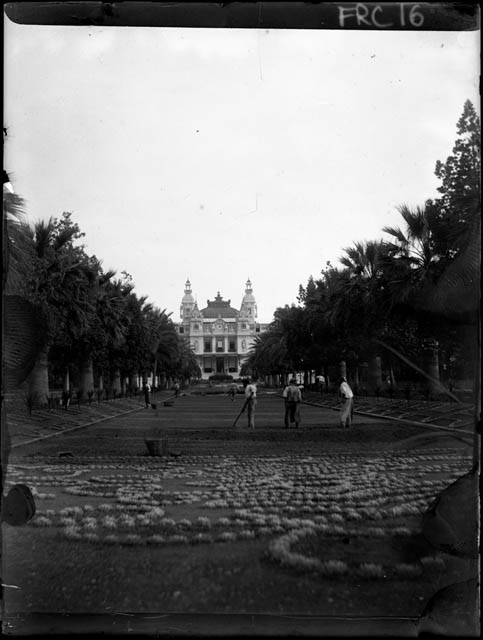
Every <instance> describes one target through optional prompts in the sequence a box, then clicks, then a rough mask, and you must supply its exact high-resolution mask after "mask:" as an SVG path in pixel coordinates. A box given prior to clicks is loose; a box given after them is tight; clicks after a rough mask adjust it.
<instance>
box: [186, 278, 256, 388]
mask: <svg viewBox="0 0 483 640" xmlns="http://www.w3.org/2000/svg"><path fill="white" fill-rule="evenodd" d="M230 304H231V300H223V298H222V296H220V292H218V294H217V296H216V298H215V299H214V300H207V306H206V307H205V308H204V309H201V310H200V309H198V305H197V303H196V300H195V298H194V297H193V293H192V291H191V283H190V281H189V280H187V281H186V284H185V290H184V296H183V298H182V300H181V307H180V317H181V321H180V323H179V324H178V325H177V328H178V332H179V333H180V335H182V336H184V337H185V338H186V339H187V340H188V341H189V343H190V345H191V348H192V349H193V351H194V352H195V354H196V355H197V357H198V363H199V365H200V368H201V373H202V377H203V378H204V379H208V378H209V377H210V376H211V375H213V374H214V373H227V374H230V375H232V376H233V377H234V378H236V377H238V376H239V375H240V368H241V365H242V364H243V362H244V360H245V359H246V358H247V355H248V351H249V350H250V347H251V346H252V344H253V340H254V338H255V336H256V335H258V334H260V333H262V332H263V331H265V329H266V328H267V327H268V324H260V323H259V322H257V304H256V301H255V296H254V295H253V290H252V283H251V282H250V280H247V283H246V287H245V294H244V296H243V298H242V301H241V305H240V310H238V309H234V308H233V307H232V306H230Z"/></svg>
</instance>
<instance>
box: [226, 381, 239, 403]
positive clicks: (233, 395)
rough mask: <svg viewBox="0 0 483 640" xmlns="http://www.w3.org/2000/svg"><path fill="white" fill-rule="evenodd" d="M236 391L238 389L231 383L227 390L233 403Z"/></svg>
mask: <svg viewBox="0 0 483 640" xmlns="http://www.w3.org/2000/svg"><path fill="white" fill-rule="evenodd" d="M237 390H238V387H237V385H236V383H235V382H232V383H231V385H230V388H229V389H228V395H229V396H230V400H231V401H232V402H234V401H235V396H236V392H237Z"/></svg>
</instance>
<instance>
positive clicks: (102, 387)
mask: <svg viewBox="0 0 483 640" xmlns="http://www.w3.org/2000/svg"><path fill="white" fill-rule="evenodd" d="M97 388H98V390H99V391H103V390H104V376H103V375H102V373H100V374H99V383H98V386H97Z"/></svg>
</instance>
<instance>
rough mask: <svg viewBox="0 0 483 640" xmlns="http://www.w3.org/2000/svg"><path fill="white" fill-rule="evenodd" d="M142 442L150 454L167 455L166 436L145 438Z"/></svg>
mask: <svg viewBox="0 0 483 640" xmlns="http://www.w3.org/2000/svg"><path fill="white" fill-rule="evenodd" d="M144 442H145V443H146V447H147V448H148V453H149V455H150V456H167V455H168V454H169V449H168V438H155V439H148V438H145V439H144Z"/></svg>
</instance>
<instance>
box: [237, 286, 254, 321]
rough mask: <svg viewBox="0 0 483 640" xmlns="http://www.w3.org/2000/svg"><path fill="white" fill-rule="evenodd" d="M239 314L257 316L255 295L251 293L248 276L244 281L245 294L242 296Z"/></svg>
mask: <svg viewBox="0 0 483 640" xmlns="http://www.w3.org/2000/svg"><path fill="white" fill-rule="evenodd" d="M240 315H243V316H251V317H252V318H256V317H257V304H256V300H255V296H254V295H253V289H252V283H251V282H250V278H248V280H247V281H246V285H245V294H244V296H243V298H242V303H241V307H240Z"/></svg>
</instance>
